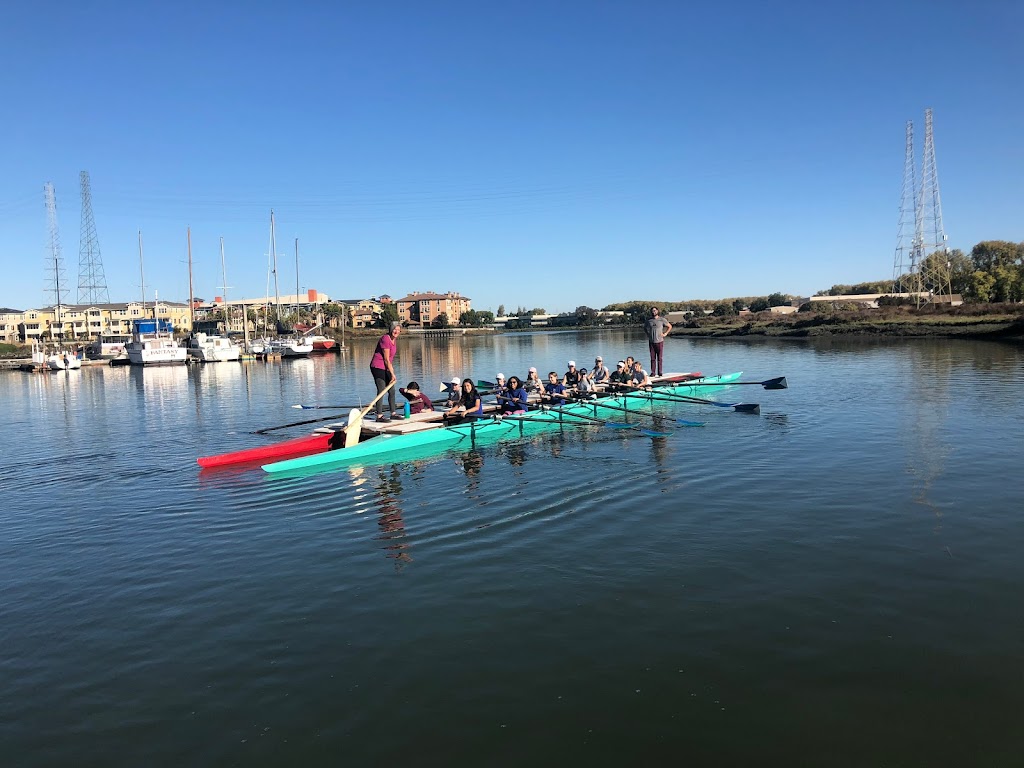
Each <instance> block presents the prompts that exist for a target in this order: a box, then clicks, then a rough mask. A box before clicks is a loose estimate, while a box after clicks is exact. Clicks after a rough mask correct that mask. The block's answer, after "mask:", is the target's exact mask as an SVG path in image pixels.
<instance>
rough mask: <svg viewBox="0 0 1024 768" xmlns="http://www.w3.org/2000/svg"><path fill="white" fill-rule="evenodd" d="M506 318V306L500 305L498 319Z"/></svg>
mask: <svg viewBox="0 0 1024 768" xmlns="http://www.w3.org/2000/svg"><path fill="white" fill-rule="evenodd" d="M504 316H505V305H504V304H499V305H498V317H504Z"/></svg>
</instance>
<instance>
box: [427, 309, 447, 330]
mask: <svg viewBox="0 0 1024 768" xmlns="http://www.w3.org/2000/svg"><path fill="white" fill-rule="evenodd" d="M430 324H431V325H432V326H434V327H435V328H448V327H449V325H450V323H449V322H448V313H447V312H442V313H441V314H439V315H438V316H437V317H435V318H434V319H433V320H432V321H431V322H430Z"/></svg>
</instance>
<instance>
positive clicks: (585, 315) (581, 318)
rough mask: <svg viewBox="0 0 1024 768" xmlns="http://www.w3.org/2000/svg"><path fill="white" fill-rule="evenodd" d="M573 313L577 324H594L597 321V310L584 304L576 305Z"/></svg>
mask: <svg viewBox="0 0 1024 768" xmlns="http://www.w3.org/2000/svg"><path fill="white" fill-rule="evenodd" d="M574 314H575V315H576V324H577V325H594V324H595V323H596V322H597V310H596V309H592V308H590V307H588V306H586V305H585V304H583V305H580V306H578V307H576V311H575V312H574Z"/></svg>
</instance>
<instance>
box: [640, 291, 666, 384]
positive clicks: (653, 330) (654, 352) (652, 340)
mask: <svg viewBox="0 0 1024 768" xmlns="http://www.w3.org/2000/svg"><path fill="white" fill-rule="evenodd" d="M671 332H672V323H670V322H669V321H668V320H666V319H665V318H663V317H662V316H661V314H660V312H659V311H658V308H657V307H651V316H650V317H649V318H648V319H647V321H646V322H644V333H646V334H647V346H648V347H650V350H651V376H661V375H663V373H664V372H663V371H662V360H663V358H664V356H665V337H666V336H668V335H669V333H671Z"/></svg>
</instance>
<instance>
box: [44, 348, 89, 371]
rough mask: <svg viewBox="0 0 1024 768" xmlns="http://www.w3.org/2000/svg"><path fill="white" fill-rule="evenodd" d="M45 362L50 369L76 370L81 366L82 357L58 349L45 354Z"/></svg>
mask: <svg viewBox="0 0 1024 768" xmlns="http://www.w3.org/2000/svg"><path fill="white" fill-rule="evenodd" d="M46 364H47V365H48V366H49V367H50V370H51V371H77V370H78V369H79V368H81V367H82V359H81V358H80V357H78V355H76V354H75V353H74V352H68V351H67V350H58V351H57V352H55V353H53V354H51V355H47V357H46Z"/></svg>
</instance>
